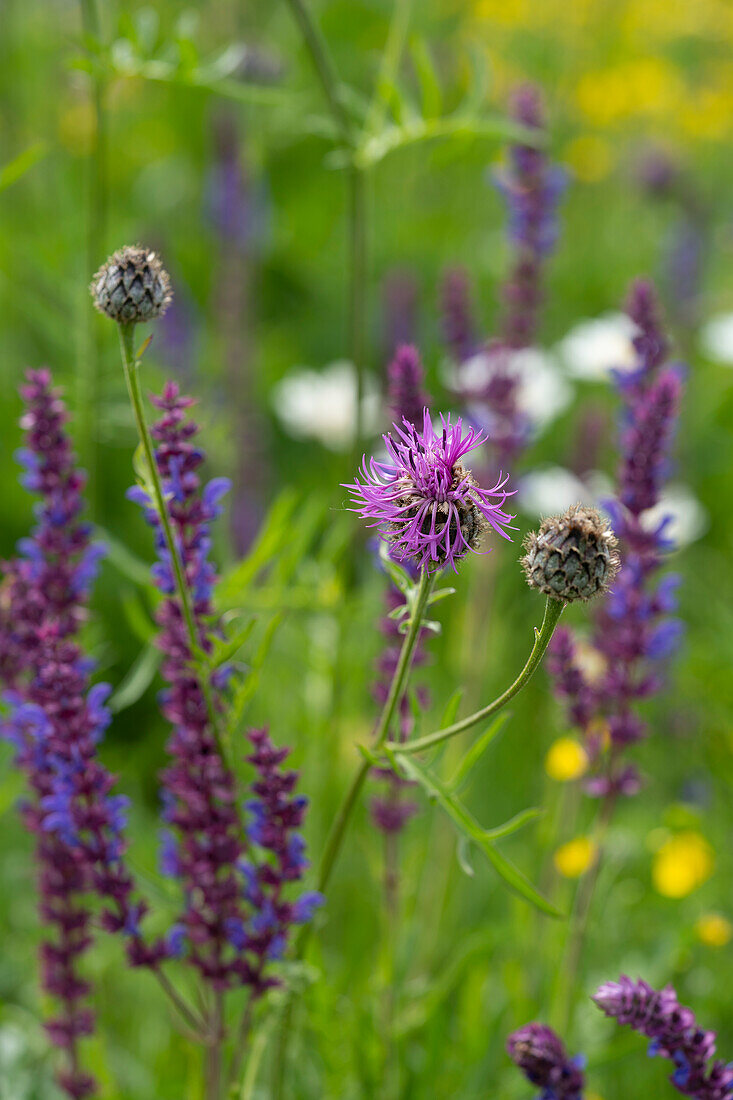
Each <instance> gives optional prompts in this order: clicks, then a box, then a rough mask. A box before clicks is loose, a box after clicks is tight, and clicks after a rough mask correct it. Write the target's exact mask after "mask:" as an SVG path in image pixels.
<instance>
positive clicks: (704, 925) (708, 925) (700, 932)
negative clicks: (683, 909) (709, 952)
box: [695, 913, 733, 947]
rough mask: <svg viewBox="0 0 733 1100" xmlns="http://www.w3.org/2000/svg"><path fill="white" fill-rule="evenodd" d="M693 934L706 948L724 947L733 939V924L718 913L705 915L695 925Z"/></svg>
mask: <svg viewBox="0 0 733 1100" xmlns="http://www.w3.org/2000/svg"><path fill="white" fill-rule="evenodd" d="M695 932H696V934H697V938H698V939H699V940H700V941H701V943H704V944H705V946H706V947H726V946H727V944H729V943H730V941H731V938H732V937H733V924H731V922H730V921H729V920H726V918H725V917H721V915H720V913H706V914H705V915H704V916H702V917H700V919H699V921H698V922H697V924H696V925H695Z"/></svg>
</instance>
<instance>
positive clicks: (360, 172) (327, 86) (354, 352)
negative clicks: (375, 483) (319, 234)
mask: <svg viewBox="0 0 733 1100" xmlns="http://www.w3.org/2000/svg"><path fill="white" fill-rule="evenodd" d="M287 4H288V6H289V8H290V10H291V12H292V14H293V18H294V20H295V22H296V23H297V25H298V27H299V29H300V32H301V34H302V36H303V41H304V42H305V45H306V47H307V49H308V52H309V54H310V56H311V61H312V62H313V67H314V69H315V71H316V75H317V76H318V80H319V82H320V84H321V88H322V89H323V94H324V96H325V97H326V102H327V103H328V106H329V109H330V111H331V114H332V116H333V120H334V123H335V124H336V127H337V129H338V131H339V134H340V137H341V140H342V141H343V143H344V145H346V146H347V148H349V149H351V150H353V149H354V147H355V142H356V138H357V135H356V134H355V133H354V128H353V126H352V122H351V119H350V118H349V115H348V112H347V111H346V109H345V107H344V105H343V103H342V101H341V98H340V95H339V79H338V74H337V72H336V67H335V65H334V63H333V59H332V57H331V54H330V52H329V49H328V45H327V43H326V41H325V40H324V38H323V35H322V34H321V31H320V29H319V27H318V24H317V23H316V22H315V21H314V19H313V17H312V15H311V12H310V10H309V8H308V6H307V4H306V3H305V0H287ZM347 188H348V220H349V349H350V355H351V361H352V363H353V364H354V370H355V371H356V409H355V425H354V448H355V457H356V458H357V459H358V454H359V446H360V440H361V437H362V430H363V425H362V408H361V406H362V398H363V395H364V369H365V362H364V361H365V358H366V284H367V232H366V226H367V202H366V172H365V170H364V169H363V168H361V167H359V166H358V165H356V164H355V163H353V162H352V163H351V165H350V167H349V169H348V175H347ZM353 464H354V463H353V462H352V465H353Z"/></svg>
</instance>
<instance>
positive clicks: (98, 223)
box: [77, 0, 108, 511]
mask: <svg viewBox="0 0 733 1100" xmlns="http://www.w3.org/2000/svg"><path fill="white" fill-rule="evenodd" d="M81 22H82V29H83V31H84V34H85V35H86V36H87V37H88V38H93V39H95V40H96V41H97V42H99V41H100V39H101V37H102V25H101V20H100V16H99V9H98V6H97V0H81ZM90 79H91V83H92V109H93V113H94V130H93V136H92V142H91V147H90V149H89V156H88V158H87V165H88V173H87V180H88V182H87V202H86V213H87V227H86V270H87V271H88V272H92V271H95V270H96V269H97V267H98V266H99V263H100V262H101V260H102V259H103V258H104V256H105V252H106V249H105V243H106V240H105V239H106V236H107V205H108V197H107V193H108V174H107V115H106V110H105V102H104V100H105V81H104V77H103V76H102V74H101V73H100V72H99V70H98V68H96V67H95V70H94V71H93V73H92V75H91V77H90ZM86 316H87V318H88V320H87V326H86V335H85V339H84V346H83V349H82V353H81V355H80V356H79V368H78V373H77V391H78V392H77V408H78V417H77V423H78V434H79V439H80V442H79V446H80V449H81V452H82V454H83V456H84V462H85V463H86V467H87V471H88V484H87V496H88V498H89V500H90V502H91V506H92V510H93V511H94V508H95V502H96V471H97V461H96V445H97V440H96V434H95V429H96V423H97V420H96V410H97V408H98V405H99V401H98V391H99V363H100V358H101V344H100V339H99V336H98V332H99V329H98V327H97V325H96V323H95V320H94V317H93V316H92V314H90V313H88V312H87V314H86Z"/></svg>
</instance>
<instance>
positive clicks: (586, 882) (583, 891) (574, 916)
mask: <svg viewBox="0 0 733 1100" xmlns="http://www.w3.org/2000/svg"><path fill="white" fill-rule="evenodd" d="M615 804H616V799H615V797H613V796H611V797H607V798H605V799H604V801H603V803H602V804H601V808H600V810H599V813H598V822H597V825H596V828H595V830H594V833H595V837H594V839H595V844H596V855H595V859H594V860H593V866H592V867H590V868H589V869H588V871H587V872H586V874H585V875H584V876H583V878H582V879H581V881H580V883H579V885H578V889H577V891H576V894H575V902H574V904H573V911H572V913H571V916H570V926H569V930H568V937H567V941H566V945H565V957H564V959H563V962H562V965H561V966H560V968H559V970H558V986H559V992H558V995H557V1006H558V1007H557V1013H556V1016H557V1020H558V1029H559V1031H560V1034H565V1033H566V1032H567V1030H568V1028H569V1027H570V1023H571V1020H572V1014H573V1006H574V1004H575V999H576V994H577V984H578V975H579V972H580V966H581V962H582V959H583V949H584V947H585V940H586V935H587V932H588V921H589V919H590V914H591V909H592V906H593V898H594V895H595V890H596V886H597V885H598V878H599V876H600V873H601V867H602V865H603V861H604V858H605V852H606V840H607V837H608V829H609V826H610V824H611V818H612V816H613V810H614V806H615Z"/></svg>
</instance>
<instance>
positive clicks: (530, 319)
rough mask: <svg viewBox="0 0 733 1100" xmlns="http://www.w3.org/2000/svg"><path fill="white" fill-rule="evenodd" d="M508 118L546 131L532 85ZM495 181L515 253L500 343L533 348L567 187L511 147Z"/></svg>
mask: <svg viewBox="0 0 733 1100" xmlns="http://www.w3.org/2000/svg"><path fill="white" fill-rule="evenodd" d="M511 115H512V117H513V118H514V119H515V121H517V122H519V123H521V124H522V125H523V126H525V127H527V128H528V129H530V130H536V131H537V132H538V133H542V132H543V131H544V129H545V119H544V111H543V108H542V101H541V98H540V93H539V91H538V89H537V88H535V87H534V86H533V85H531V84H525V85H524V86H522V87H521V88H518V89H517V91H516V92H515V94H514V97H513V102H512V106H511ZM494 182H495V184H496V187H497V188H498V190H499V191H500V192H501V194H502V195H503V196H504V198H505V199H506V202H507V208H508V211H509V239H510V240H511V242H512V244H513V245H514V248H515V259H514V266H513V269H512V272H511V275H510V277H509V279H508V280H507V282H506V284H505V286H504V291H503V297H504V304H505V309H506V313H505V317H504V322H503V326H502V329H503V331H502V341H503V343H505V344H506V345H507V346H508V347H511V348H523V347H528V346H529V345H530V344H532V343H533V342H534V340H535V338H536V334H537V319H538V310H539V306H540V304H541V302H542V286H541V276H542V264H543V261H544V260H545V258H546V257H547V256H548V255H549V254H550V253H551V252H552V250H553V248H554V247H555V243H556V241H557V235H558V222H557V207H558V203H559V201H560V198H561V196H562V193H563V191H564V190H565V187H566V184H567V177H566V173H565V171H564V170H563V169H562V168H560V167H559V166H558V165H553V164H551V163H550V162H549V161H548V158H547V154H546V153H544V152H543V151H542V150H541V149H536V148H534V147H533V146H531V145H521V144H516V145H513V146H512V148H511V151H510V164H509V168H508V169H507V170H505V171H503V172H500V173H497V175H496V176H495V179H494Z"/></svg>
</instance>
